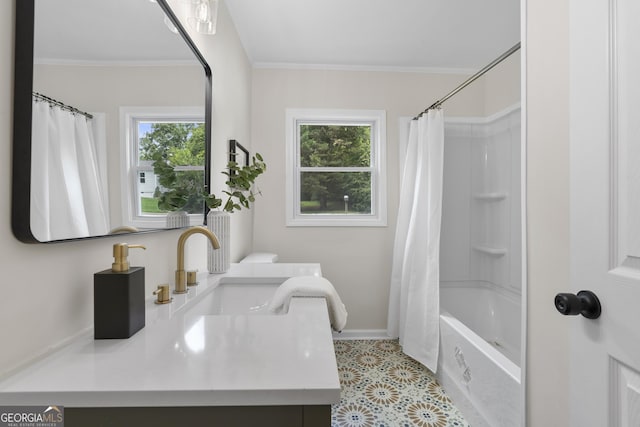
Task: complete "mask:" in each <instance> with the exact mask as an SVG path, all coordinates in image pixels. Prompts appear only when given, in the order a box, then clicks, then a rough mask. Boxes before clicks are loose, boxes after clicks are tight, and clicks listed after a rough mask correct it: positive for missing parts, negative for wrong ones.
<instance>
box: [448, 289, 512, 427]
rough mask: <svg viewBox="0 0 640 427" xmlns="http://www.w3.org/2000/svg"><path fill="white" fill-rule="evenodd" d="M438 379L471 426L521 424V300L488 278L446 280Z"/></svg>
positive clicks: (489, 426) (494, 426)
mask: <svg viewBox="0 0 640 427" xmlns="http://www.w3.org/2000/svg"><path fill="white" fill-rule="evenodd" d="M440 296H441V308H442V315H441V316H440V317H441V320H440V321H441V324H440V343H441V344H440V351H441V353H440V360H439V362H438V363H439V370H438V379H439V380H440V383H441V384H442V385H443V387H444V388H445V389H446V390H447V392H448V393H449V395H450V396H451V398H452V399H453V401H454V402H455V403H456V406H457V407H458V408H459V409H460V410H461V411H462V413H463V414H464V415H465V418H466V419H467V421H469V423H470V424H471V425H473V426H474V427H475V426H480V427H483V426H484V427H512V426H516V425H520V424H519V423H520V414H521V410H522V405H521V399H520V384H521V382H520V375H521V374H520V368H519V366H518V364H517V363H519V361H520V304H521V302H520V298H519V296H518V295H517V294H516V293H515V292H509V291H507V290H506V289H503V288H501V287H498V286H495V285H492V284H491V283H486V282H458V283H443V285H442V288H441V290H440Z"/></svg>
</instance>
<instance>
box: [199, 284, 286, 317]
mask: <svg viewBox="0 0 640 427" xmlns="http://www.w3.org/2000/svg"><path fill="white" fill-rule="evenodd" d="M284 280H285V279H284V278H262V279H261V278H255V277H252V278H247V279H241V278H229V279H226V280H225V279H223V280H222V281H221V282H220V284H219V285H218V286H216V287H215V288H214V289H213V291H211V292H210V293H209V294H207V295H205V296H204V297H203V298H202V300H200V301H198V302H197V303H196V305H194V306H193V307H192V308H190V309H189V314H190V315H195V316H216V315H272V316H273V315H278V314H284V313H272V312H270V311H269V310H268V307H269V303H270V302H271V299H272V298H273V295H274V293H275V291H276V289H277V288H278V286H280V285H281V284H282V282H284Z"/></svg>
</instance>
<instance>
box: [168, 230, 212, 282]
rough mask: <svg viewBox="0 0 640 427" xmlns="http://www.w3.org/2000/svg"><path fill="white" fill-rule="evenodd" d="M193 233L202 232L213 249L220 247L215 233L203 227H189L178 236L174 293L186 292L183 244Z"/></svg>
mask: <svg viewBox="0 0 640 427" xmlns="http://www.w3.org/2000/svg"><path fill="white" fill-rule="evenodd" d="M194 234H204V235H205V236H207V238H208V239H209V241H210V242H211V246H213V249H220V243H219V242H218V238H217V237H216V235H215V234H213V233H212V232H211V231H209V230H208V229H207V228H205V227H191V228H189V229H187V230H186V231H185V232H184V233H182V234H181V235H180V238H178V267H177V270H176V287H175V289H174V291H173V292H174V293H176V294H184V293H186V292H187V275H186V273H185V271H184V245H185V243H186V241H187V239H188V238H189V237H190V236H192V235H194Z"/></svg>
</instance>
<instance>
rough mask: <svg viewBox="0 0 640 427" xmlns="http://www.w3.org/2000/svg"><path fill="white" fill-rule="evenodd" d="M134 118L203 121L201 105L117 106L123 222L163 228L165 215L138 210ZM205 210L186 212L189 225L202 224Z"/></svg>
mask: <svg viewBox="0 0 640 427" xmlns="http://www.w3.org/2000/svg"><path fill="white" fill-rule="evenodd" d="M134 119H136V120H140V119H142V120H169V119H179V120H185V121H194V122H195V121H198V122H204V115H203V111H202V107H201V106H200V107H185V106H181V107H120V171H121V174H120V189H121V194H122V198H121V203H122V222H123V225H130V226H132V227H136V228H139V229H149V228H166V223H167V218H166V215H158V216H157V217H150V216H140V215H138V214H137V212H138V210H137V203H138V202H137V194H136V192H135V187H134V186H133V183H134V180H136V179H138V178H137V173H136V172H137V170H136V169H135V168H134V167H133V161H132V160H133V159H136V158H137V155H138V153H137V152H136V148H137V147H136V145H135V143H134V142H135V137H136V135H137V129H133V127H132V126H131V123H132V121H133V120H134ZM203 218H204V212H202V213H200V214H191V215H189V223H190V225H202V221H203Z"/></svg>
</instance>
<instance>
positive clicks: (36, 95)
mask: <svg viewBox="0 0 640 427" xmlns="http://www.w3.org/2000/svg"><path fill="white" fill-rule="evenodd" d="M32 94H33V97H34V98H36V99H38V100H40V101H45V102H48V103H49V104H52V105H56V106H58V107H60V108H62V109H63V110H66V111H70V112H71V113H73V114H82V115H83V116H85V117H86V118H87V119H93V116H92V115H91V114H89V113H85V112H84V111H81V110H78V109H77V108H76V107H72V106H70V105H67V104H65V103H63V102H60V101H58V100H57V99H53V98H50V97H48V96H46V95H43V94H41V93H38V92H32Z"/></svg>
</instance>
